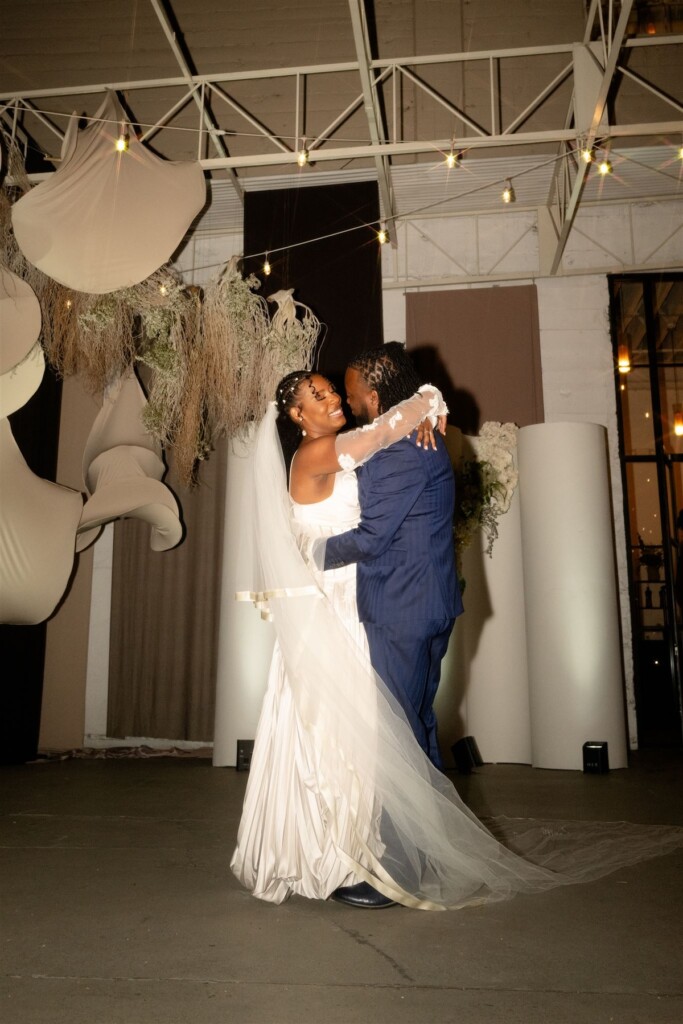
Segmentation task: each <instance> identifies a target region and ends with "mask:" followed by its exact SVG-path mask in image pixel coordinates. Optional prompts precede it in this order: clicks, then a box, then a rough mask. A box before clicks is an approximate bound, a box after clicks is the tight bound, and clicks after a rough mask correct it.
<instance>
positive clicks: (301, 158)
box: [296, 149, 308, 167]
mask: <svg viewBox="0 0 683 1024" xmlns="http://www.w3.org/2000/svg"><path fill="white" fill-rule="evenodd" d="M296 162H297V163H298V165H299V167H305V166H306V164H307V163H308V150H307V149H300V150H299V152H298V153H297V154H296Z"/></svg>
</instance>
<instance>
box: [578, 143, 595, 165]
mask: <svg viewBox="0 0 683 1024" xmlns="http://www.w3.org/2000/svg"><path fill="white" fill-rule="evenodd" d="M581 159H582V160H583V162H584V163H585V164H590V163H592V162H593V150H592V149H591V148H590V146H583V147H582V149H581Z"/></svg>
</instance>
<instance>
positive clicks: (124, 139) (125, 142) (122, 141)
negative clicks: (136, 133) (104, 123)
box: [116, 131, 130, 153]
mask: <svg viewBox="0 0 683 1024" xmlns="http://www.w3.org/2000/svg"><path fill="white" fill-rule="evenodd" d="M129 145H130V136H129V135H128V132H124V131H122V132H121V134H120V135H119V137H118V139H117V140H116V152H117V153H126V152H128V147H129Z"/></svg>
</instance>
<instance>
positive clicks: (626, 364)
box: [617, 345, 631, 373]
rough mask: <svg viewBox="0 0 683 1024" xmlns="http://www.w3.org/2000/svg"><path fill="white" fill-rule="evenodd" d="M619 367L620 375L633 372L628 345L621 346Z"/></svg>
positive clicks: (618, 359) (618, 352)
mask: <svg viewBox="0 0 683 1024" xmlns="http://www.w3.org/2000/svg"><path fill="white" fill-rule="evenodd" d="M617 367H618V369H619V373H630V372H631V353H630V352H629V350H628V345H620V346H619V348H618V350H617Z"/></svg>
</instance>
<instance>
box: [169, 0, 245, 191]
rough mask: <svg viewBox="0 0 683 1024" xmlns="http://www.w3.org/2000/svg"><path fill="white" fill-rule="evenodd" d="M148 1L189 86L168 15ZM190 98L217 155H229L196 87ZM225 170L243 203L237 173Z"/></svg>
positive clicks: (189, 75) (190, 80)
mask: <svg viewBox="0 0 683 1024" xmlns="http://www.w3.org/2000/svg"><path fill="white" fill-rule="evenodd" d="M150 3H151V5H152V7H153V8H154V13H155V14H156V16H157V18H158V19H159V22H160V24H161V27H162V29H163V30H164V35H165V36H166V38H167V40H168V42H169V44H170V47H171V49H172V50H173V55H174V57H175V59H176V60H177V62H178V65H179V67H180V70H181V71H182V73H183V76H184V78H185V82H186V84H187V85H189V86H193V85H194V84H195V83H194V79H193V75H192V71H191V69H190V65H189V64H188V63H187V60H186V59H185V54H184V53H183V50H182V47H181V46H180V43H179V42H178V40H177V39H176V34H175V32H174V31H173V29H172V27H171V23H170V22H169V20H168V15H167V14H166V11H165V10H164V8H163V6H162V4H161V3H160V0H150ZM192 98H193V100H194V101H195V103H196V104H197V107H198V109H199V111H200V113H201V117H202V121H203V122H204V125H205V126H206V129H207V131H208V133H209V137H210V139H211V141H212V143H213V146H214V149H215V150H216V151H217V152H218V154H219V156H222V157H227V156H229V155H230V154H229V152H228V148H227V146H226V145H225V143H224V142H223V138H222V136H221V135H218V134H216V129H217V128H218V125H217V124H216V121H215V120H214V118H213V115H212V114H211V112H210V110H209V109H208V107H207V106H206V103H205V101H204V97H203V94H202V96H199V95H198V94H197V91H196V89H193V91H192ZM227 172H228V176H229V178H230V181H231V182H232V184H233V187H234V189H235V191H236V192H237V195H238V196H239V198H240V201H241V202H242V203H244V192H243V190H242V186H241V185H240V182H239V179H238V177H237V175H236V174H235V172H234V170H232V169H231V168H227Z"/></svg>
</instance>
